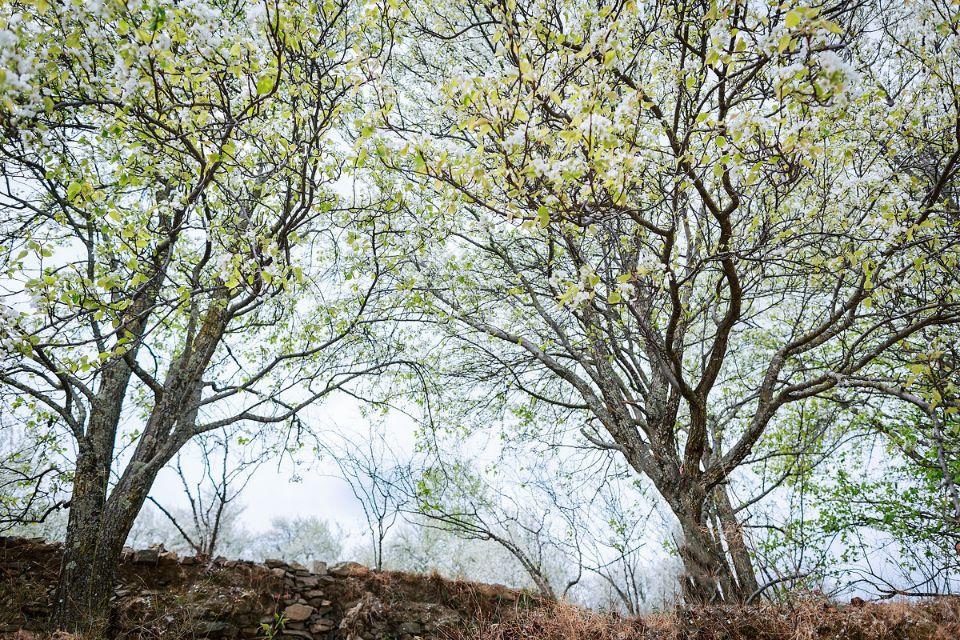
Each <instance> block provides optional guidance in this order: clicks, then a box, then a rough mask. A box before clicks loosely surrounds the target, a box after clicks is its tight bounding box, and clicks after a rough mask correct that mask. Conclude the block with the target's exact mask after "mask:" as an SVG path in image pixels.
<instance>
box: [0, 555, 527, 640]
mask: <svg viewBox="0 0 960 640" xmlns="http://www.w3.org/2000/svg"><path fill="white" fill-rule="evenodd" d="M61 551H62V547H61V546H60V545H56V544H45V543H43V542H41V541H38V540H26V539H21V538H3V537H0V640H3V638H4V633H12V632H21V631H24V632H26V631H34V630H40V629H42V627H43V626H44V618H45V614H47V613H48V612H49V610H50V608H51V606H52V602H53V592H54V585H55V582H56V573H57V569H58V568H59V555H60V553H61ZM391 580H395V581H397V582H393V583H391ZM28 585H29V586H30V588H26V587H27V586H28ZM434 586H435V579H434V578H425V577H422V576H421V577H417V576H411V575H409V574H392V577H391V574H389V573H386V574H377V573H376V572H373V571H372V570H371V569H369V568H367V567H364V566H363V565H360V564H357V563H355V562H344V563H340V564H337V565H334V566H332V567H329V568H328V567H327V565H326V563H323V562H316V563H314V564H313V566H312V568H311V569H307V568H306V567H305V566H303V565H301V564H298V563H295V562H294V563H287V562H284V561H282V560H267V561H265V562H264V563H254V562H249V561H244V560H227V559H226V558H213V559H210V558H199V557H194V556H190V555H186V556H179V555H178V554H176V553H174V552H171V551H166V550H165V549H163V547H161V546H156V547H152V548H149V549H139V550H135V549H129V548H128V549H124V552H123V555H122V559H121V563H120V566H119V567H118V581H117V585H116V588H115V592H114V595H113V598H112V603H111V604H112V607H113V610H114V614H115V615H114V623H115V625H116V630H117V631H118V632H121V631H122V632H124V633H125V634H127V635H129V634H130V633H136V632H138V631H140V630H141V629H142V625H144V624H154V622H155V621H156V620H157V613H158V610H157V609H156V607H158V606H160V603H161V602H162V601H164V599H166V600H167V604H165V605H164V606H168V607H170V608H169V609H167V610H165V611H163V612H162V613H163V616H162V618H163V620H164V621H165V622H164V623H163V624H165V625H167V626H169V624H170V622H169V621H173V620H174V619H175V618H176V619H177V620H178V622H177V624H183V625H187V626H188V627H189V628H188V629H187V627H183V629H184V630H188V631H189V634H187V635H182V636H181V637H193V638H209V639H211V640H214V639H216V640H241V639H243V640H252V639H254V638H256V639H258V640H262V639H264V638H269V639H271V640H283V639H287V640H386V639H388V638H389V639H390V640H420V639H422V638H426V639H429V638H440V637H444V636H445V635H446V634H445V631H444V630H445V629H449V628H451V627H456V626H460V625H462V624H464V622H466V620H465V619H464V616H466V617H467V619H468V620H469V619H472V618H473V617H474V615H473V614H472V613H470V611H471V607H474V606H476V605H477V604H478V603H479V602H480V601H483V602H485V603H487V606H488V607H489V608H490V610H495V609H499V608H500V607H502V608H503V609H504V610H506V611H512V610H514V609H515V608H516V607H517V606H518V603H517V598H518V593H517V592H515V591H513V590H510V589H506V588H505V587H501V586H498V585H474V588H475V589H474V591H472V592H471V594H470V596H469V597H468V598H467V600H468V601H464V602H463V603H462V604H463V605H465V606H464V607H463V608H462V609H461V610H457V609H456V608H455V607H456V606H457V603H456V602H454V601H451V600H450V599H449V598H448V597H446V596H444V594H443V593H442V592H441V593H437V591H436V589H435V588H434ZM171 593H181V594H189V597H185V598H183V599H182V600H176V601H174V598H172V597H171V596H170V594H171ZM27 594H29V595H27ZM438 600H439V601H438ZM451 605H452V606H451ZM7 618H9V620H8V619H7ZM166 631H170V632H171V633H172V631H173V630H172V629H166ZM121 635H124V634H121Z"/></svg>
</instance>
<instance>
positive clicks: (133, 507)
mask: <svg viewBox="0 0 960 640" xmlns="http://www.w3.org/2000/svg"><path fill="white" fill-rule="evenodd" d="M135 457H136V456H135ZM98 462H99V461H98ZM132 464H134V465H136V461H134V462H133V463H132ZM161 466H162V464H156V463H155V464H153V465H150V466H149V467H147V466H146V465H142V466H140V472H139V473H137V472H134V473H130V472H129V469H128V472H127V473H125V474H124V476H123V477H122V478H121V479H120V482H118V483H117V485H116V486H114V488H113V490H112V491H111V492H110V495H109V496H106V495H105V494H106V492H107V486H106V485H107V482H106V479H105V478H106V476H107V474H108V473H109V472H108V469H109V463H107V464H106V465H100V464H89V463H88V462H87V460H86V459H84V458H81V460H79V461H78V464H77V470H76V473H75V475H74V492H73V498H72V500H71V504H70V518H69V522H68V524H67V539H66V544H65V547H64V551H63V560H62V561H61V568H60V578H59V581H58V584H57V596H56V602H55V604H54V610H53V617H52V621H53V624H54V626H55V627H56V628H57V629H59V630H65V631H71V632H81V633H84V634H87V635H91V634H92V637H100V635H98V634H100V633H102V631H103V630H104V629H105V628H106V626H107V624H108V622H109V614H110V610H109V606H110V596H111V595H112V594H113V587H114V583H115V578H116V567H117V564H118V563H119V562H120V556H121V554H122V552H123V544H124V542H125V541H126V539H127V536H128V535H129V534H130V529H132V528H133V523H134V521H135V520H136V518H137V515H138V514H139V513H140V510H141V508H142V507H143V502H144V500H146V497H147V493H148V492H149V490H150V487H151V486H152V485H153V480H154V478H155V477H156V474H157V471H158V470H159V468H160V467H161Z"/></svg>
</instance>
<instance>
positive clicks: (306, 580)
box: [260, 560, 337, 640]
mask: <svg viewBox="0 0 960 640" xmlns="http://www.w3.org/2000/svg"><path fill="white" fill-rule="evenodd" d="M264 564H265V565H266V566H267V567H268V568H269V569H270V571H271V573H272V574H273V575H274V576H275V577H276V578H277V579H278V580H280V581H282V585H283V590H284V593H283V605H284V606H283V609H282V611H281V612H280V613H279V615H274V616H265V617H264V618H262V619H261V620H260V622H261V625H266V626H265V627H263V626H262V627H261V629H270V630H271V631H272V632H273V633H274V634H275V635H274V637H275V638H281V639H282V638H290V639H293V638H307V639H310V640H315V639H316V638H326V637H327V636H328V634H329V632H331V631H333V630H334V629H336V627H337V624H336V623H335V622H334V621H333V620H332V619H331V618H330V614H331V612H332V611H333V603H332V602H331V601H330V600H328V599H326V597H325V594H324V591H323V588H322V586H323V584H324V583H326V582H329V581H330V580H331V579H332V578H331V576H330V574H329V573H328V572H327V566H326V564H325V563H322V562H317V563H314V570H313V571H312V572H311V571H310V570H308V569H307V568H306V567H305V566H303V565H302V564H300V563H298V562H293V563H290V564H288V563H286V562H284V561H283V560H266V561H265V562H264Z"/></svg>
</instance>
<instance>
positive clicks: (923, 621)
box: [447, 596, 960, 640]
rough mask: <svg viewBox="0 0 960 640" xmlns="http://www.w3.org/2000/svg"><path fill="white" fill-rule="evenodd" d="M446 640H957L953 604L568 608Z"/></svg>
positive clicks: (804, 599) (804, 600)
mask: <svg viewBox="0 0 960 640" xmlns="http://www.w3.org/2000/svg"><path fill="white" fill-rule="evenodd" d="M447 638H448V640H532V639H536V640H958V639H960V598H937V599H929V600H924V601H919V602H892V603H867V604H864V605H862V606H851V605H846V606H843V605H838V604H835V603H831V602H829V601H827V600H825V599H823V598H817V597H812V596H798V597H797V598H796V599H795V600H794V601H792V602H791V603H789V604H782V605H760V606H752V607H706V608H697V609H683V608H678V609H675V610H673V611H670V612H665V613H658V614H651V615H646V616H640V617H635V618H624V617H621V616H618V615H615V614H609V613H597V612H593V611H589V610H586V609H582V608H579V607H575V606H572V605H568V604H554V605H551V606H547V607H542V608H538V609H529V610H520V611H518V613H517V615H516V616H515V617H514V618H512V619H510V620H507V621H499V622H488V621H481V622H480V623H479V624H478V625H477V626H476V627H474V628H471V629H454V630H450V631H448V633H447Z"/></svg>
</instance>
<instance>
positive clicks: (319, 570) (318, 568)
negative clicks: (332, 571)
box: [312, 560, 327, 576]
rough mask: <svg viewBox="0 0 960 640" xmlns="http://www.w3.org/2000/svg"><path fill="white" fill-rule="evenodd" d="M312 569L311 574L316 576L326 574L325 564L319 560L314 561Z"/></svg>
mask: <svg viewBox="0 0 960 640" xmlns="http://www.w3.org/2000/svg"><path fill="white" fill-rule="evenodd" d="M312 568H313V573H315V574H317V575H318V576H322V575H326V573H327V563H326V562H323V561H321V560H314V561H313V567H312Z"/></svg>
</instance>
